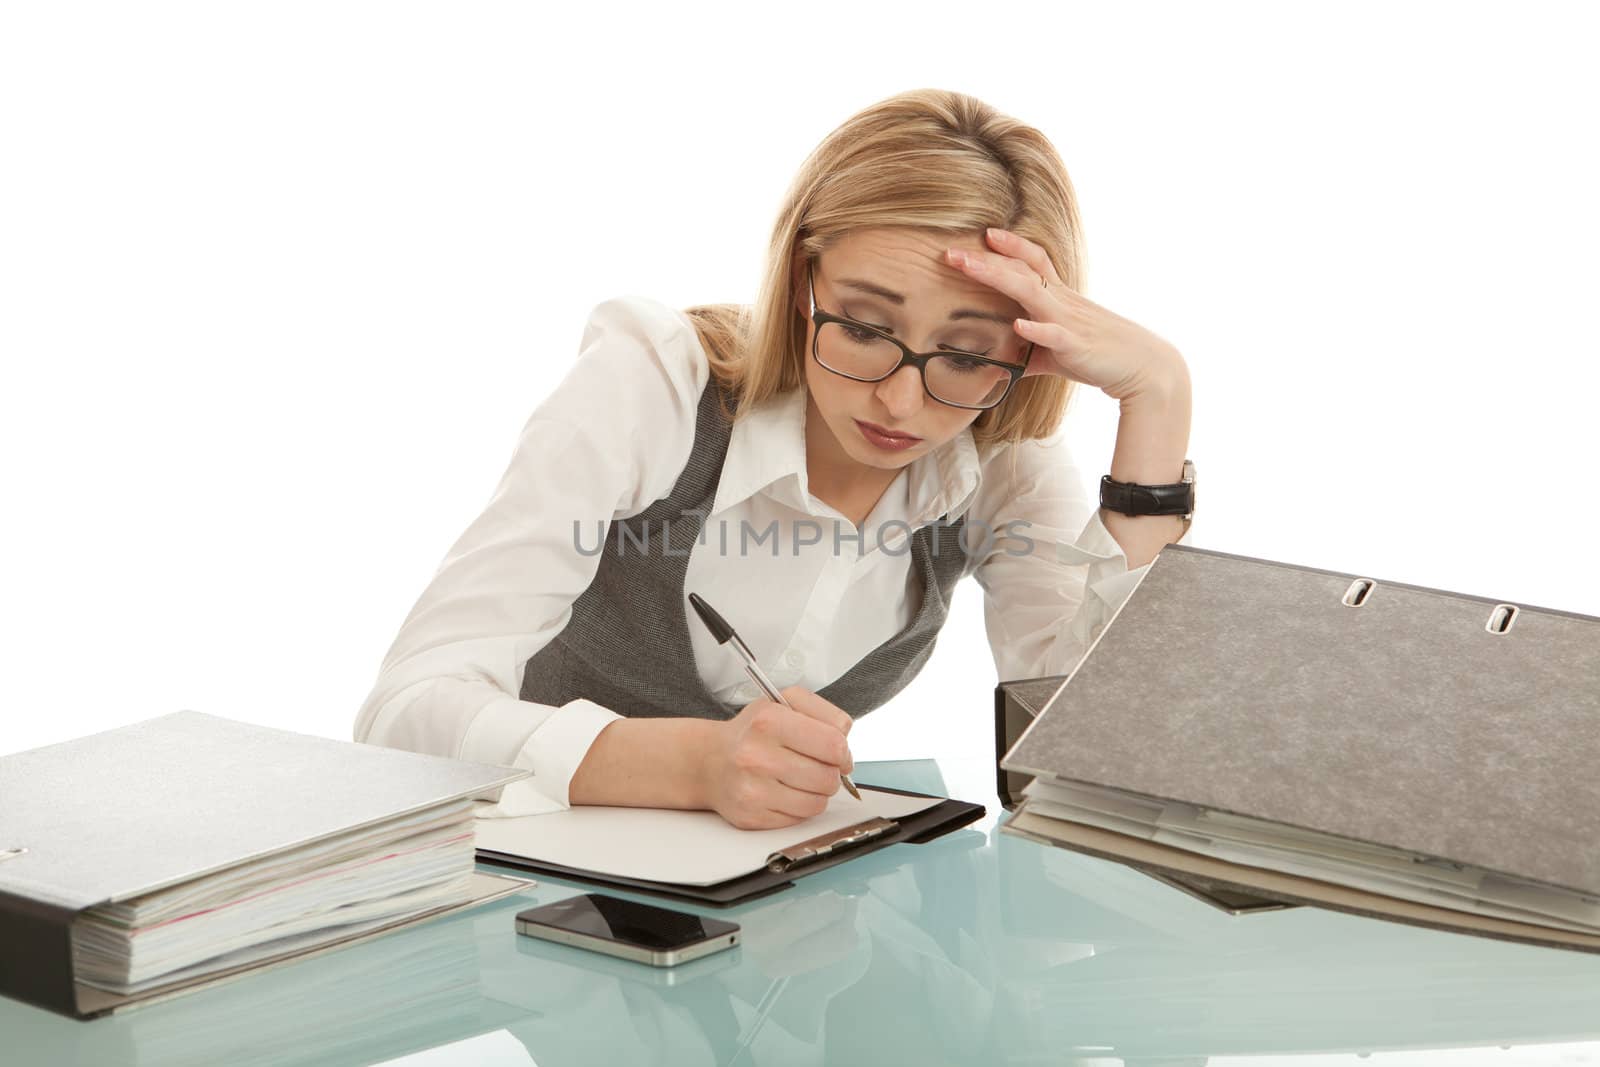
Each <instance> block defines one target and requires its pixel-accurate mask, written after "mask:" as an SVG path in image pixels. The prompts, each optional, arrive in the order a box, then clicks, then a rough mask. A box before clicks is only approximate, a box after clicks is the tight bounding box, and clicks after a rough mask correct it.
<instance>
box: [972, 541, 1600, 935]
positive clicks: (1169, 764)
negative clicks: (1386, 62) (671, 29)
mask: <svg viewBox="0 0 1600 1067" xmlns="http://www.w3.org/2000/svg"><path fill="white" fill-rule="evenodd" d="M1002 765H1003V766H1004V767H1005V768H1006V769H1008V770H1011V771H1016V772H1018V773H1023V774H1032V775H1033V776H1034V780H1033V781H1032V782H1030V783H1029V784H1028V785H1027V786H1026V787H1024V789H1023V796H1022V802H1021V803H1020V804H1019V806H1018V809H1017V811H1016V813H1015V814H1014V815H1013V816H1012V817H1011V818H1010V820H1009V821H1008V822H1007V823H1005V825H1004V827H1003V829H1004V830H1005V831H1006V832H1009V833H1013V834H1019V835H1021V836H1025V837H1030V838H1033V839H1036V840H1040V841H1044V842H1047V843H1050V844H1055V845H1060V846H1062V847H1066V848H1070V849H1074V850H1077V851H1081V852H1085V853H1088V854H1092V855H1097V856H1102V857H1105V858H1110V859H1116V860H1120V861H1123V862H1126V863H1130V864H1132V865H1135V866H1138V867H1140V868H1141V869H1147V870H1150V871H1152V872H1156V873H1162V872H1165V873H1167V874H1170V875H1173V876H1175V877H1177V878H1180V879H1183V880H1187V881H1189V882H1191V883H1192V882H1194V881H1199V882H1201V883H1204V884H1210V885H1215V886H1217V887H1220V888H1225V889H1228V890H1232V891H1236V892H1244V893H1250V894H1254V895H1257V896H1261V897H1266V898H1271V899H1278V900H1283V901H1286V902H1292V903H1303V904H1314V905H1321V906H1324V907H1329V908H1334V909H1338V910H1343V911H1348V912H1353V913H1358V914H1365V915H1370V916H1374V917H1379V918H1385V919H1391V920H1397V921H1402V922H1409V923H1414V924H1417V925H1423V926H1432V927H1436V928H1442V929H1448V930H1456V931H1461V932H1469V933H1476V934H1482V935H1487V936H1492V937H1500V938H1505V939H1509V940H1518V941H1528V942H1534V943H1541V944H1549V945H1558V946H1563V947H1571V948H1582V949H1587V950H1591V951H1600V850H1597V849H1596V848H1595V847H1594V843H1595V842H1596V841H1600V775H1596V774H1595V772H1594V768H1595V766H1596V765H1600V618H1595V617H1593V616H1587V615H1579V614H1576V613H1572V612H1564V611H1557V610H1553V609H1546V608H1535V607H1529V606H1525V605H1510V604H1504V603H1502V602H1500V601H1497V600H1493V599H1490V598H1486V597H1478V596H1469V595H1466V594H1461V593H1454V592H1447V591H1444V590H1439V589H1430V588H1426V587H1421V586H1414V585H1405V584H1402V583H1397V582H1388V581H1383V580H1374V579H1370V578H1365V577H1362V576H1359V575H1352V574H1344V573H1340V572H1335V571H1327V570H1319V569H1315V568H1310V567H1302V566H1296V565H1292V564H1287V563H1281V562H1277V561H1271V560H1260V559H1254V558H1251V557H1246V556H1236V555H1231V554H1228V553H1221V552H1214V551H1210V550H1206V549H1197V548H1193V547H1190V546H1183V545H1168V546H1166V547H1165V548H1164V549H1163V550H1162V552H1161V554H1160V555H1159V556H1157V558H1156V561H1155V562H1154V564H1153V565H1152V566H1151V568H1150V570H1149V571H1148V572H1147V573H1146V575H1145V577H1144V578H1143V580H1142V581H1141V583H1140V584H1139V586H1137V587H1136V588H1135V590H1134V591H1133V593H1131V594H1130V595H1129V597H1128V599H1127V600H1126V601H1125V602H1124V604H1123V606H1122V608H1121V609H1120V610H1119V611H1118V613H1117V614H1116V615H1115V616H1114V617H1113V618H1112V620H1111V621H1110V622H1109V623H1108V624H1107V626H1106V628H1105V629H1104V630H1103V631H1102V633H1101V634H1100V636H1099V638H1098V639H1097V640H1096V642H1095V644H1094V645H1093V646H1091V648H1090V650H1089V652H1088V653H1087V654H1086V655H1085V656H1084V658H1083V659H1082V660H1081V661H1080V662H1079V664H1078V666H1077V668H1076V669H1075V670H1074V672H1073V673H1072V674H1070V675H1068V676H1067V678H1066V679H1065V681H1063V682H1062V684H1061V687H1060V689H1059V690H1058V691H1057V692H1056V694H1055V695H1054V696H1053V697H1052V698H1051V699H1050V700H1049V702H1048V703H1047V704H1046V706H1045V707H1044V709H1043V710H1042V711H1041V712H1040V714H1039V715H1038V717H1037V718H1036V719H1035V720H1034V722H1033V724H1032V725H1031V726H1029V728H1028V729H1027V731H1026V732H1025V733H1024V734H1023V736H1022V737H1021V739H1020V740H1019V741H1018V742H1017V743H1016V745H1014V746H1013V747H1012V749H1011V751H1010V752H1008V753H1007V754H1006V756H1005V758H1004V759H1003V760H1002Z"/></svg>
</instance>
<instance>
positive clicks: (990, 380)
mask: <svg viewBox="0 0 1600 1067" xmlns="http://www.w3.org/2000/svg"><path fill="white" fill-rule="evenodd" d="M806 288H807V289H808V290H810V294H811V321H812V323H813V324H814V326H815V329H814V330H812V333H811V358H813V359H815V360H816V361H817V363H818V364H819V365H820V366H821V367H822V368H823V369H824V370H828V371H832V372H833V373H834V374H838V375H840V376H842V377H845V378H852V379H854V380H855V381H858V382H881V381H883V380H884V379H885V378H887V377H889V376H890V375H891V374H894V373H895V372H896V371H898V370H899V369H900V368H901V367H903V366H905V365H906V364H907V363H910V364H912V365H913V366H915V367H916V368H917V373H919V374H920V375H922V388H923V391H924V392H926V393H927V394H928V395H929V396H931V397H933V399H935V400H937V401H938V402H939V403H941V404H948V405H950V406H951V407H956V408H968V409H974V410H979V411H982V410H986V409H988V408H992V407H994V406H995V405H996V404H998V403H1000V401H1002V400H1004V399H1005V398H1006V397H1007V396H1008V395H1009V394H1010V393H1011V387H1012V386H1013V385H1015V384H1016V383H1017V379H1018V378H1021V377H1022V375H1023V372H1024V371H1026V370H1027V367H1028V359H1029V357H1031V356H1032V355H1033V342H1032V341H1021V338H1017V340H1018V341H1021V351H1020V356H1019V358H1018V359H1017V360H1002V359H992V358H990V357H989V356H986V355H983V354H982V353H979V352H966V351H962V350H961V349H957V348H946V349H941V350H940V351H938V352H913V351H911V349H910V348H908V347H906V345H905V342H903V341H901V340H900V339H899V338H896V337H893V336H891V335H889V334H887V333H884V332H883V331H882V330H880V329H878V328H877V327H875V326H868V325H866V324H865V323H861V322H857V321H855V320H854V319H849V318H845V317H844V316H842V315H830V314H828V312H826V311H820V310H818V308H817V289H816V266H815V263H814V262H813V263H812V264H811V266H810V267H809V268H808V269H807V271H806Z"/></svg>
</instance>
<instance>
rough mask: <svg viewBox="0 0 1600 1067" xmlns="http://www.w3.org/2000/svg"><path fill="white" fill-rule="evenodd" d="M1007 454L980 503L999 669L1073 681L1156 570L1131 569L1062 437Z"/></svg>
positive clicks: (981, 572) (982, 566) (984, 580)
mask: <svg viewBox="0 0 1600 1067" xmlns="http://www.w3.org/2000/svg"><path fill="white" fill-rule="evenodd" d="M1006 452H1009V453H1011V454H1010V455H1007V454H1005V453H1004V452H1002V453H1001V454H999V455H997V456H996V457H995V459H994V460H993V462H992V464H991V467H992V470H991V471H989V472H986V473H985V476H984V481H985V483H986V484H985V486H984V491H983V492H981V494H980V497H979V502H976V503H975V504H974V509H975V510H977V509H978V508H980V507H981V508H982V512H983V513H982V515H981V517H982V518H983V521H984V522H985V523H987V524H988V527H987V529H988V530H989V531H990V532H991V533H990V536H991V540H990V542H989V544H988V545H987V546H986V547H987V550H986V551H985V552H984V553H983V555H982V558H981V559H980V561H979V563H978V564H977V566H976V567H975V568H974V571H973V575H974V577H975V578H976V579H977V581H978V584H979V586H980V587H982V589H983V592H984V626H985V628H986V630H987V631H988V635H989V647H990V649H991V651H992V652H993V654H994V662H995V669H996V670H997V671H998V672H999V679H1000V680H1001V681H1009V680H1012V679H1016V678H1041V677H1045V676H1047V675H1055V674H1070V673H1071V672H1072V670H1073V668H1074V667H1076V666H1077V664H1078V661H1079V660H1081V659H1082V658H1083V655H1084V653H1086V652H1087V651H1088V650H1089V646H1090V645H1091V644H1093V643H1094V641H1095V639H1096V638H1097V637H1099V636H1100V631H1101V630H1103V629H1104V628H1105V624H1106V622H1107V621H1109V620H1110V618H1111V616H1112V615H1114V614H1115V613H1116V611H1117V609H1118V608H1120V607H1121V606H1122V603H1123V601H1125V600H1126V599H1127V598H1128V595H1129V594H1130V593H1131V592H1133V589H1134V587H1135V586H1137V585H1138V584H1139V580H1140V579H1141V578H1143V577H1144V574H1145V572H1146V571H1148V570H1149V569H1150V566H1151V564H1150V563H1146V564H1144V565H1143V566H1141V567H1137V568H1135V569H1133V570H1129V569H1128V557H1127V554H1126V553H1124V552H1123V550H1122V546H1121V545H1119V544H1117V541H1116V538H1114V537H1112V536H1111V532H1110V531H1109V530H1107V529H1106V527H1105V523H1104V522H1103V521H1102V519H1101V515H1100V508H1099V501H1098V500H1093V501H1091V498H1090V496H1089V494H1088V491H1087V490H1086V488H1085V483H1084V479H1083V475H1082V473H1081V471H1080V470H1079V468H1078V467H1077V465H1076V464H1075V463H1074V462H1073V460H1072V457H1071V454H1070V453H1069V452H1068V450H1067V447H1066V445H1065V443H1063V441H1062V440H1061V439H1060V437H1059V436H1057V437H1053V438H1049V439H1045V440H1035V441H1024V442H1021V443H1019V444H1017V445H1013V446H1012V447H1011V448H1009V449H1007V450H1006ZM1013 460H1014V461H1015V471H1014V472H1013V470H1012V462H1013ZM1193 533H1194V524H1193V522H1191V523H1190V526H1189V529H1188V530H1185V531H1184V534H1183V536H1182V537H1180V538H1179V539H1178V541H1177V542H1176V543H1177V544H1187V543H1189V539H1190V536H1191V535H1192V534H1193ZM973 536H974V537H976V535H973ZM1151 562H1152V563H1153V562H1154V561H1153V560H1152V561H1151Z"/></svg>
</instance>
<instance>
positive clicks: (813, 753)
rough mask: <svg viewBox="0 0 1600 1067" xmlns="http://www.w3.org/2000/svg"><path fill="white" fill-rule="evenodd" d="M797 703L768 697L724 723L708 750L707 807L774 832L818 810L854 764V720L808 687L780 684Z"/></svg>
mask: <svg viewBox="0 0 1600 1067" xmlns="http://www.w3.org/2000/svg"><path fill="white" fill-rule="evenodd" d="M781 692H782V693H783V698H784V699H785V700H787V701H788V702H789V703H790V704H792V705H794V706H793V707H792V708H789V707H785V706H783V705H782V704H779V703H778V702H776V701H773V700H768V699H767V698H765V697H762V698H760V699H758V700H753V701H751V702H750V703H748V704H746V705H745V706H744V708H743V709H742V710H740V712H739V714H738V715H736V716H734V717H733V718H732V719H730V720H728V721H727V722H723V723H719V724H718V726H719V729H718V731H717V734H716V740H715V741H714V742H713V744H712V745H711V747H710V749H709V750H708V751H707V752H706V753H705V763H704V769H703V774H704V775H705V779H704V783H705V789H706V796H707V800H708V806H709V807H710V808H711V809H712V810H713V811H715V812H716V813H717V814H719V815H721V816H722V817H723V818H724V819H726V820H727V821H728V822H730V823H732V824H733V825H734V826H737V827H739V828H740V829H741V830H773V829H777V828H778V827H782V826H792V825H794V824H795V823H797V822H801V821H803V820H805V819H809V818H811V817H812V816H813V815H819V814H821V813H822V811H823V810H824V809H825V808H827V806H828V798H829V797H831V796H832V795H833V794H834V792H835V791H836V790H838V788H839V775H841V774H849V773H850V771H851V769H852V768H853V767H854V766H855V763H854V761H853V760H852V759H851V758H850V747H849V745H847V744H846V743H845V735H846V734H848V733H849V732H850V725H851V721H852V720H851V718H850V716H849V714H848V713H846V712H845V711H843V710H842V709H840V708H839V707H838V706H837V705H835V704H833V703H832V702H830V701H829V700H827V699H826V698H824V697H820V696H818V695H817V694H816V693H813V692H812V691H811V690H809V689H806V688H804V687H802V686H798V685H791V686H788V687H787V688H785V689H783V690H781Z"/></svg>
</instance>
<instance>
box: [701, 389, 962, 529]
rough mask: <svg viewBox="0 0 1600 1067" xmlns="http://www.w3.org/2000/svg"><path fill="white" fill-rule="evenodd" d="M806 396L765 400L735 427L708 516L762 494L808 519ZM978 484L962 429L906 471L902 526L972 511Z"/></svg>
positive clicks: (792, 393)
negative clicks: (805, 515) (803, 514)
mask: <svg viewBox="0 0 1600 1067" xmlns="http://www.w3.org/2000/svg"><path fill="white" fill-rule="evenodd" d="M805 432H806V391H805V389H803V388H795V389H790V390H788V391H787V392H784V393H779V394H777V395H776V396H773V397H769V398H768V399H767V400H766V401H765V402H763V403H761V404H759V405H757V406H756V407H755V408H754V409H753V410H751V411H750V412H749V413H748V414H747V415H746V416H745V417H744V418H742V419H739V420H738V421H736V422H735V423H734V424H733V428H732V431H731V434H730V436H729V438H728V453H727V456H726V458H725V459H724V461H723V464H722V478H721V480H720V481H719V482H718V483H717V495H716V499H715V500H714V502H713V503H712V507H711V514H712V515H718V514H721V513H722V512H724V511H726V510H727V509H728V508H731V507H733V506H734V505H736V504H738V503H740V502H742V501H744V500H747V499H749V498H750V497H751V496H754V495H755V494H756V493H759V492H762V491H766V493H767V495H769V496H771V497H773V498H774V499H776V500H778V501H779V502H781V503H783V504H787V505H788V506H790V507H792V508H794V509H796V510H798V511H801V512H804V513H806V514H808V515H816V514H818V512H817V510H816V508H814V507H813V506H812V504H811V496H810V489H809V487H808V485H807V480H806V441H805ZM980 480H981V471H980V465H979V462H978V449H977V445H976V443H975V442H974V440H973V437H972V428H971V427H970V426H969V427H964V428H963V429H962V431H961V432H960V433H959V434H957V435H956V436H955V437H954V438H953V439H952V440H949V441H946V442H945V443H944V444H943V445H941V446H940V447H939V448H937V449H935V450H934V451H933V452H931V453H929V454H927V455H924V456H918V457H917V458H916V459H915V460H913V461H912V462H911V464H910V465H909V466H908V467H907V468H906V494H907V495H906V509H907V513H906V516H905V518H906V521H907V522H909V523H910V524H911V526H912V527H913V528H917V527H920V526H922V525H923V524H924V523H928V522H932V521H933V520H934V519H936V518H938V517H939V516H941V515H945V514H947V513H948V514H949V515H950V518H951V520H952V521H953V520H954V519H955V518H956V517H957V516H959V515H961V514H963V513H964V512H965V511H966V510H967V508H968V507H970V506H971V504H972V500H973V497H974V496H975V495H976V494H977V490H978V483H979V481H980Z"/></svg>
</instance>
